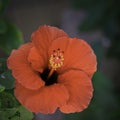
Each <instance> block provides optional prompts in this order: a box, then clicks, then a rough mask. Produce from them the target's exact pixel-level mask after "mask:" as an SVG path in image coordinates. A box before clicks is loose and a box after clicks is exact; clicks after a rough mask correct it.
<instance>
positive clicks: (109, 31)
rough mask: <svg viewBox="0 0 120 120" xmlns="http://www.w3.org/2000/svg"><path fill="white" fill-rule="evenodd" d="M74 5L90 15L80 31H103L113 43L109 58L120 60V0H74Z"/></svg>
mask: <svg viewBox="0 0 120 120" xmlns="http://www.w3.org/2000/svg"><path fill="white" fill-rule="evenodd" d="M72 4H73V6H74V8H76V9H82V10H85V11H86V12H87V14H88V16H87V18H86V19H85V21H84V22H83V23H82V25H81V26H80V30H82V31H92V30H95V29H101V30H102V31H103V32H104V35H105V36H107V37H108V38H109V40H110V41H111V46H110V47H109V50H108V54H107V55H108V57H115V58H117V59H119V60H120V0H72Z"/></svg>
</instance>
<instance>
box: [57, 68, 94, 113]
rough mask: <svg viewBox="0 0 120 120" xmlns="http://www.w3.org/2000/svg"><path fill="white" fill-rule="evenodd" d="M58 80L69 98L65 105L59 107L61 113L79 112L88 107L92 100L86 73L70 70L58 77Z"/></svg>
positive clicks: (89, 81) (89, 82) (91, 89)
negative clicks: (66, 90)
mask: <svg viewBox="0 0 120 120" xmlns="http://www.w3.org/2000/svg"><path fill="white" fill-rule="evenodd" d="M58 80H59V82H60V83H62V84H64V85H65V87H66V88H67V89H68V92H69V96H70V97H69V100H68V102H67V104H66V105H63V106H62V107H60V110H61V111H62V112H64V113H74V112H81V111H82V110H84V109H85V108H87V107H88V105H89V103H90V100H91V98H92V94H93V87H92V83H91V80H90V78H89V77H88V76H87V75H86V73H84V72H82V71H78V70H70V71H68V72H66V73H64V74H62V75H60V76H59V79H58Z"/></svg>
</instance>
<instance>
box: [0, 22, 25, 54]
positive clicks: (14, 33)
mask: <svg viewBox="0 0 120 120" xmlns="http://www.w3.org/2000/svg"><path fill="white" fill-rule="evenodd" d="M6 24H7V28H8V29H7V31H6V32H5V33H4V34H2V35H0V48H1V49H2V50H3V51H4V52H5V53H6V54H7V55H9V54H10V52H11V50H12V49H16V48H18V47H19V46H20V45H21V44H22V43H23V39H22V33H21V32H20V30H19V29H18V28H17V27H16V26H15V25H14V24H11V23H9V22H8V21H6Z"/></svg>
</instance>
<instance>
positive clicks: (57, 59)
mask: <svg viewBox="0 0 120 120" xmlns="http://www.w3.org/2000/svg"><path fill="white" fill-rule="evenodd" d="M63 61H64V53H63V51H62V52H61V51H60V49H57V50H54V51H53V54H51V56H50V59H49V63H50V66H51V68H52V69H54V70H57V68H60V67H61V66H62V65H63Z"/></svg>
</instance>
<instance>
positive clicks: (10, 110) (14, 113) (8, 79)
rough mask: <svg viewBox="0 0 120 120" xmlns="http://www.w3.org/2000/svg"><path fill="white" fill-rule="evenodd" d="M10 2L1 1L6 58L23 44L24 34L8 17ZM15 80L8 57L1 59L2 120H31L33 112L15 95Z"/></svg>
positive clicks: (0, 38) (0, 40)
mask: <svg viewBox="0 0 120 120" xmlns="http://www.w3.org/2000/svg"><path fill="white" fill-rule="evenodd" d="M9 2H10V1H9V0H0V50H2V52H3V53H4V54H6V55H5V56H8V55H10V53H11V51H12V49H15V48H18V46H20V45H21V44H22V43H23V39H22V33H21V31H20V30H19V29H18V28H17V26H16V25H15V24H14V23H12V22H11V21H10V20H9V18H8V17H7V15H6V13H7V7H8V5H9ZM13 89H14V78H13V77H12V74H11V71H10V70H9V69H8V68H7V59H6V57H4V58H0V120H31V119H32V117H33V115H32V113H31V112H29V111H28V110H26V109H25V108H24V107H22V106H21V105H20V104H19V102H18V101H17V100H16V98H15V96H14V93H13Z"/></svg>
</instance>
